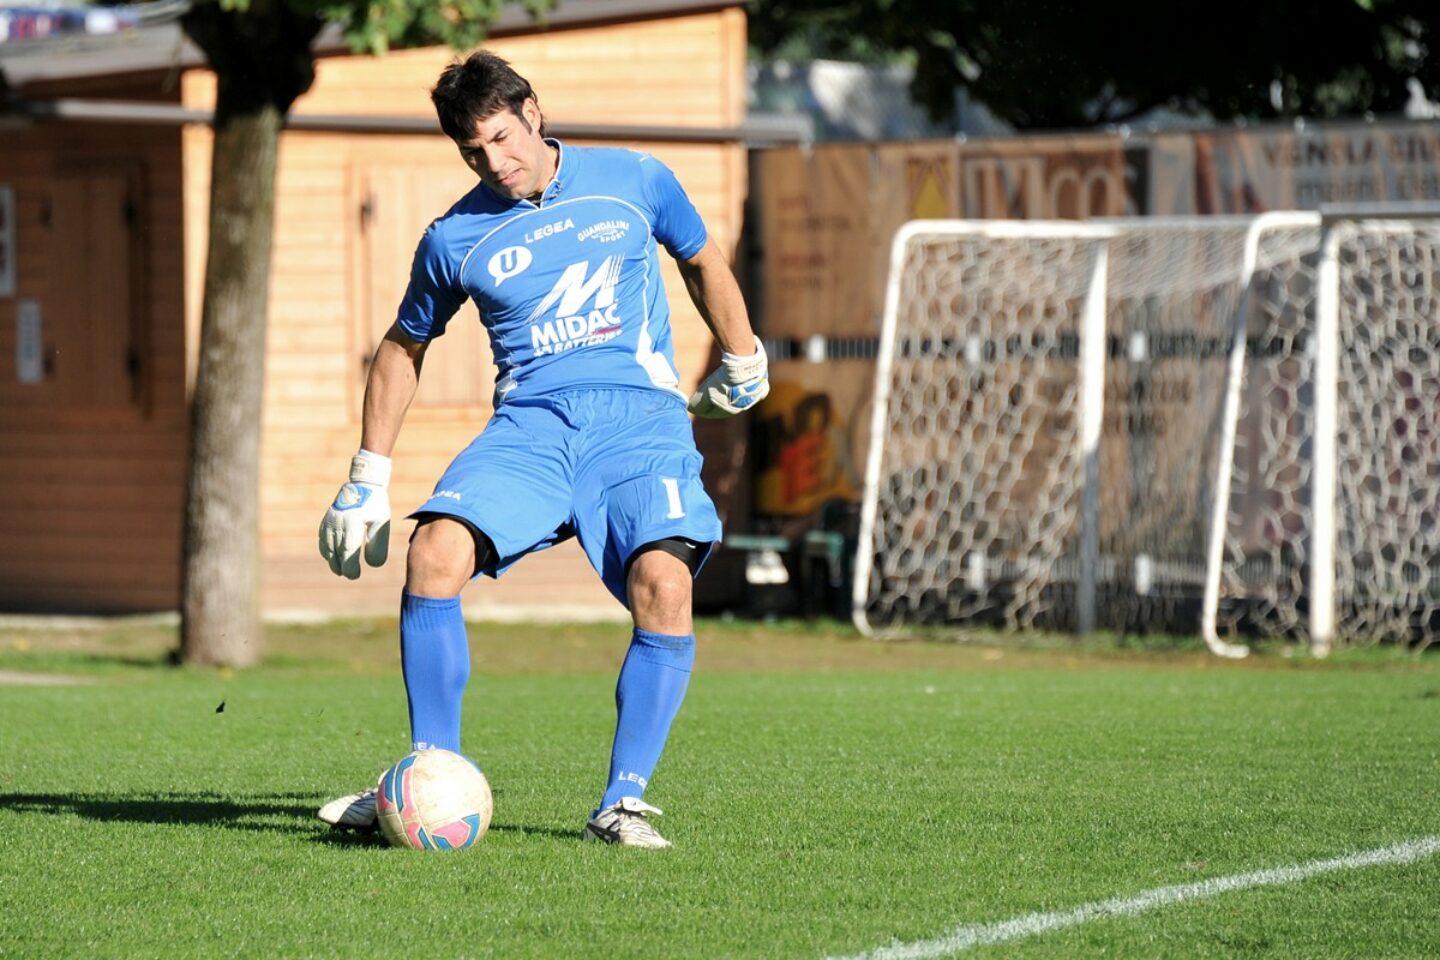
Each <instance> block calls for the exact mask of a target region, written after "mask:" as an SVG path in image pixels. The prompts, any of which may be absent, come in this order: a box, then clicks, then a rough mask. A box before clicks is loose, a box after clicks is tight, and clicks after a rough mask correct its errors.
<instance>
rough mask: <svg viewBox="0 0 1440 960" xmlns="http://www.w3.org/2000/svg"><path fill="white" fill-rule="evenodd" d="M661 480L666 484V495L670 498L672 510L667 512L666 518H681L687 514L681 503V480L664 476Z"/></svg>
mask: <svg viewBox="0 0 1440 960" xmlns="http://www.w3.org/2000/svg"><path fill="white" fill-rule="evenodd" d="M660 482H661V483H663V484H665V495H666V496H667V497H669V498H670V512H669V513H667V514H665V519H666V520H679V519H680V518H681V517H683V516H685V508H684V507H683V506H681V504H680V481H679V480H676V479H674V478H673V477H664V478H662V479H661V481H660Z"/></svg>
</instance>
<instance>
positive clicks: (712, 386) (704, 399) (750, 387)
mask: <svg viewBox="0 0 1440 960" xmlns="http://www.w3.org/2000/svg"><path fill="white" fill-rule="evenodd" d="M769 392H770V368H769V362H768V361H767V360H766V359H765V348H764V347H763V346H761V345H760V341H759V340H756V341H755V353H754V355H752V356H749V357H737V356H735V354H733V353H722V354H720V367H719V368H718V369H717V370H716V371H715V372H714V373H712V374H710V376H708V377H706V378H705V382H703V383H701V384H700V389H699V390H696V391H695V395H694V396H692V397H691V398H690V403H689V407H690V412H691V413H693V414H695V416H697V417H733V416H734V415H735V414H737V413H743V412H744V411H746V410H748V409H750V408H751V407H753V406H755V404H757V403H759V402H760V401H761V400H764V399H765V395H766V394H768V393H769Z"/></svg>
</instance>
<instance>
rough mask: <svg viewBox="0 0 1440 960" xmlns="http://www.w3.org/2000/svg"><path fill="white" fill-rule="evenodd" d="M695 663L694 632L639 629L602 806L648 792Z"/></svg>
mask: <svg viewBox="0 0 1440 960" xmlns="http://www.w3.org/2000/svg"><path fill="white" fill-rule="evenodd" d="M694 664H695V637H694V636H693V635H691V636H688V637H672V636H667V635H665V634H663V633H650V632H649V631H647V630H641V629H639V628H638V627H637V628H636V630H635V635H634V638H633V639H632V640H631V641H630V652H629V653H627V654H626V655H625V663H624V665H623V666H622V667H621V668H620V681H619V682H618V683H617V684H616V685H615V712H616V721H615V746H614V748H613V749H612V750H611V752H610V780H609V785H608V786H607V787H606V788H605V799H603V800H601V801H600V807H599V809H600V810H604V809H605V808H606V807H608V806H610V805H612V804H614V803H618V802H619V801H620V798H621V797H640V796H643V795H644V794H645V785H646V784H647V783H648V782H649V780H650V775H651V774H652V773H654V772H655V764H656V763H658V762H659V761H660V751H661V750H664V749H665V738H666V737H668V736H669V735H670V722H671V721H672V720H674V719H675V714H677V713H679V712H680V703H681V701H683V700H684V699H685V688H686V687H687V686H689V684H690V668H691V667H692V666H694Z"/></svg>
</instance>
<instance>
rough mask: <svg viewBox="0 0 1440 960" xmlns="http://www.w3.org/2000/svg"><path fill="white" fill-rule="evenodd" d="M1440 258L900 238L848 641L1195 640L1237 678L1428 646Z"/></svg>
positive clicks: (1426, 223) (1220, 233) (1272, 228)
mask: <svg viewBox="0 0 1440 960" xmlns="http://www.w3.org/2000/svg"><path fill="white" fill-rule="evenodd" d="M1437 238H1440V226H1437V221H1433V220H1423V219H1407V220H1383V221H1381V220H1376V219H1373V218H1368V219H1367V218H1351V219H1347V218H1335V219H1333V220H1330V221H1326V222H1324V223H1322V220H1321V218H1320V216H1319V215H1316V214H1270V215H1265V216H1261V217H1251V218H1205V219H1190V220H1136V221H1125V222H1106V223H1091V224H1074V223H1063V224H1062V223H1050V224H1037V223H1014V222H1007V223H980V222H964V221H920V222H917V223H913V224H909V225H907V226H906V227H905V228H904V229H903V230H902V231H901V233H900V234H899V235H898V236H897V238H896V242H895V246H894V249H893V254H892V270H891V281H890V288H889V291H888V296H887V303H886V315H885V327H884V330H883V332H882V337H881V344H880V358H879V366H878V371H877V380H876V403H875V408H874V415H873V423H872V437H871V444H870V459H869V463H868V465H867V482H866V492H865V500H864V506H863V513H862V527H861V543H860V549H859V553H858V556H857V561H856V574H857V576H856V581H855V595H854V607H855V619H856V622H857V624H858V625H859V626H860V627H861V628H862V629H864V630H867V631H870V632H876V631H882V632H883V631H895V630H900V629H905V628H909V627H913V626H917V625H928V626H942V627H943V626H955V625H963V624H973V623H990V624H997V625H1002V626H1005V627H1009V628H1013V629H1030V628H1052V629H1072V630H1082V631H1083V630H1089V629H1093V628H1096V627H1107V628H1113V629H1123V630H1164V631H1169V632H1196V631H1199V632H1201V633H1203V634H1204V635H1205V636H1206V639H1207V642H1209V643H1210V645H1211V646H1212V648H1213V649H1215V650H1216V651H1217V652H1220V653H1226V654H1230V655H1239V654H1241V653H1243V651H1244V647H1243V646H1239V645H1238V644H1237V642H1236V641H1238V640H1241V639H1243V636H1244V635H1246V634H1252V633H1262V634H1270V635H1281V636H1289V637H1295V638H1299V637H1302V636H1305V635H1310V636H1313V637H1314V638H1315V641H1316V643H1317V645H1318V646H1323V644H1325V643H1328V642H1329V639H1330V635H1332V634H1333V635H1334V636H1336V637H1342V638H1345V639H1347V640H1350V641H1352V642H1353V641H1363V640H1374V639H1402V638H1405V639H1414V638H1417V637H1418V638H1422V639H1423V638H1425V637H1428V636H1429V634H1430V631H1435V630H1440V623H1437V606H1436V605H1437V585H1440V530H1437V519H1440V511H1437V500H1440V473H1437V471H1440V450H1437V444H1440V429H1436V428H1437V427H1440V424H1437V423H1436V419H1437V412H1436V408H1437V406H1440V382H1437V378H1440V372H1437V364H1440V351H1437V347H1436V340H1437V332H1436V331H1437V330H1440V324H1437V323H1436V322H1435V320H1434V318H1435V310H1436V306H1437V302H1436V300H1435V292H1436V284H1437V282H1440V275H1437V270H1440V258H1437V253H1440V246H1437ZM1326 251H1329V253H1328V255H1327V253H1326ZM1326 291H1329V296H1330V297H1331V298H1332V301H1333V303H1334V304H1336V309H1331V308H1327V306H1326V304H1327V302H1332V301H1327V299H1326V296H1327V294H1326ZM1327 315H1330V316H1331V321H1330V326H1329V327H1325V326H1324V323H1323V318H1324V317H1325V316H1327ZM1327 331H1328V332H1327ZM1327 337H1328V338H1329V340H1328V348H1329V349H1328V352H1327V350H1326V349H1322V341H1323V340H1325V339H1326V338H1327ZM1327 357H1328V358H1329V361H1327ZM1331 361H1333V363H1334V364H1337V365H1338V367H1337V369H1336V371H1335V372H1334V373H1327V372H1326V371H1327V369H1328V368H1327V367H1326V366H1325V364H1326V363H1327V362H1331ZM1322 434H1323V436H1322ZM1327 438H1328V440H1327ZM1327 444H1328V445H1327ZM1322 456H1323V457H1327V458H1328V460H1327V462H1326V463H1325V464H1321V463H1319V462H1318V460H1317V457H1322ZM1327 477H1329V478H1331V479H1330V481H1329V482H1331V483H1332V484H1333V493H1331V492H1330V490H1331V489H1332V488H1330V487H1327V486H1326V483H1327ZM1319 498H1325V499H1323V502H1324V503H1327V504H1331V506H1329V507H1326V508H1323V509H1318V508H1317V503H1319V502H1321V500H1320V499H1319ZM1317 520H1318V523H1317ZM1320 567H1323V568H1324V569H1323V570H1321V569H1320ZM1327 570H1328V571H1329V574H1328V585H1327V575H1326V573H1325V571H1327ZM1317 571H1318V576H1317ZM1317 590H1318V591H1320V593H1318V594H1317ZM1322 607H1323V608H1324V611H1330V612H1331V615H1332V617H1333V619H1332V621H1331V622H1330V623H1329V624H1327V623H1326V622H1325V615H1324V611H1322V610H1320V608H1322ZM1317 611H1318V612H1317Z"/></svg>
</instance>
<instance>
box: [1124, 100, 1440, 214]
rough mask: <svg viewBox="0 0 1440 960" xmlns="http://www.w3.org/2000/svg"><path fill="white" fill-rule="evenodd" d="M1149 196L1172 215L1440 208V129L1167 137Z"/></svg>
mask: <svg viewBox="0 0 1440 960" xmlns="http://www.w3.org/2000/svg"><path fill="white" fill-rule="evenodd" d="M1149 190H1150V202H1149V208H1150V212H1152V213H1156V214H1161V215H1167V216H1171V215H1190V214H1246V213H1261V212H1264V211H1267V210H1314V209H1317V208H1319V207H1320V206H1321V205H1323V204H1344V203H1404V202H1440V123H1434V122H1428V123H1421V122H1406V121H1396V122H1392V123H1370V124H1337V125H1327V126H1324V127H1319V126H1314V127H1302V128H1300V129H1294V128H1271V129H1257V130H1219V131H1200V132H1193V133H1176V134H1160V135H1157V136H1154V137H1152V138H1151V141H1150V174H1149Z"/></svg>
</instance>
